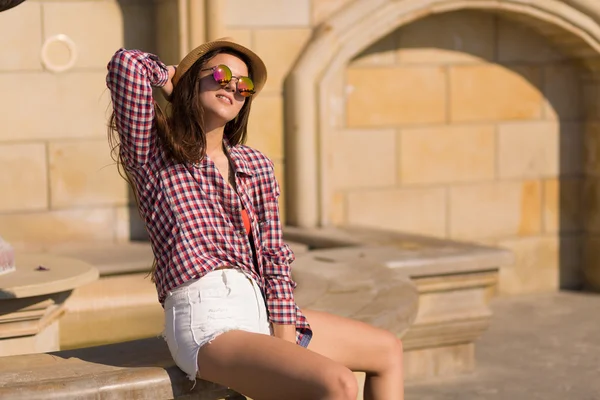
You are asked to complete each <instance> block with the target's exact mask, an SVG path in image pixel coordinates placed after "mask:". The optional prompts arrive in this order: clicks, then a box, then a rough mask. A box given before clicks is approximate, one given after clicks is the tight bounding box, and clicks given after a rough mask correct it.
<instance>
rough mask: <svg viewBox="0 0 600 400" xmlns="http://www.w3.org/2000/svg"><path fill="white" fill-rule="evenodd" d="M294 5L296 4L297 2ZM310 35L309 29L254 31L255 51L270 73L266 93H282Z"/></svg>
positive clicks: (265, 88)
mask: <svg viewBox="0 0 600 400" xmlns="http://www.w3.org/2000/svg"><path fill="white" fill-rule="evenodd" d="M277 4H279V2H277ZM281 4H283V3H281ZM286 4H287V3H286ZM290 4H292V3H290ZM293 4H296V2H294V3H293ZM310 34H311V30H310V29H308V28H300V29H260V30H256V31H254V49H255V50H256V53H257V54H259V55H260V57H261V58H262V60H263V61H264V63H265V64H266V66H267V70H268V71H269V78H268V79H267V83H266V84H265V87H264V89H263V90H264V91H272V92H278V93H280V92H281V90H282V85H283V81H284V79H285V77H286V76H287V74H288V73H289V71H290V69H291V68H292V65H293V64H294V62H295V61H296V59H297V58H298V56H299V54H300V51H301V50H302V48H303V47H304V45H305V44H306V43H307V42H308V39H309V37H310Z"/></svg>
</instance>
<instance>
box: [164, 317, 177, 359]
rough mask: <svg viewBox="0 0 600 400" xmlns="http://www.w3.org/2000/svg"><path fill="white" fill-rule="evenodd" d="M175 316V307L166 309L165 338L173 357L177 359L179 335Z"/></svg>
mask: <svg viewBox="0 0 600 400" xmlns="http://www.w3.org/2000/svg"><path fill="white" fill-rule="evenodd" d="M175 318H177V313H176V311H175V307H169V308H167V309H165V340H166V341H167V346H168V347H169V352H171V357H173V359H175V356H176V355H177V350H179V345H178V344H177V335H176V334H175Z"/></svg>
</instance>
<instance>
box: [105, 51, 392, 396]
mask: <svg viewBox="0 0 600 400" xmlns="http://www.w3.org/2000/svg"><path fill="white" fill-rule="evenodd" d="M266 79H267V72H266V68H265V65H264V63H263V62H262V61H261V59H260V58H259V57H258V56H257V55H256V54H255V53H253V52H252V51H250V50H249V49H247V48H245V47H243V46H241V45H239V44H237V43H235V42H233V41H231V40H228V39H219V40H216V41H212V42H209V43H205V44H203V45H201V46H199V47H198V48H196V49H194V50H193V51H192V52H190V54H188V55H187V56H186V57H185V58H184V59H183V60H182V61H181V62H180V63H179V65H178V66H165V65H164V64H163V63H162V62H160V61H159V59H158V58H157V57H156V56H155V55H152V54H148V53H143V52H141V51H138V50H124V49H120V50H119V51H117V52H116V54H115V55H114V56H113V58H112V59H111V60H110V62H109V64H108V76H107V85H108V88H109V90H110V92H111V97H112V103H113V110H114V113H113V116H112V118H111V130H110V133H111V135H110V137H111V143H112V144H113V151H115V153H113V154H115V156H116V158H117V161H118V162H119V164H120V165H122V166H123V167H124V172H125V176H126V178H127V180H128V181H129V183H130V184H131V185H132V187H133V189H134V193H135V195H136V199H137V202H138V208H139V211H140V215H141V216H142V218H143V219H144V221H145V224H146V228H147V230H148V233H149V236H150V241H151V244H152V248H153V251H154V254H155V258H156V260H155V265H154V268H153V272H152V276H153V281H154V282H155V284H156V288H157V291H158V298H159V301H160V302H161V304H162V305H163V307H164V309H165V333H164V336H165V339H166V341H167V344H168V347H169V350H170V352H171V354H172V356H173V359H174V360H175V362H176V364H177V365H178V366H179V368H181V369H182V370H183V371H184V372H185V373H186V374H187V375H188V377H189V378H190V379H191V380H195V379H196V377H201V378H202V379H206V380H209V381H212V382H216V383H219V384H222V385H225V386H228V387H231V388H233V389H235V390H237V391H239V392H241V393H243V394H245V395H247V396H249V397H251V398H253V399H256V400H262V399H278V400H280V399H287V400H292V399H310V400H316V399H336V400H346V399H352V400H354V399H356V396H357V391H358V389H357V382H356V379H355V377H354V375H353V374H352V372H351V370H357V371H365V372H366V374H367V379H366V384H365V393H364V398H365V399H366V400H369V399H375V400H377V399H379V400H384V399H385V400H396V399H397V400H400V399H403V378H402V345H401V343H400V341H399V340H398V339H397V338H396V337H395V336H394V335H393V334H391V333H389V332H387V331H384V330H380V329H376V328H373V327H371V326H369V325H366V324H363V323H360V322H357V321H353V320H348V319H345V318H341V317H338V316H334V315H329V314H325V313H321V312H315V311H309V310H304V311H301V310H300V309H299V308H298V306H297V305H296V303H295V301H294V294H293V290H294V288H295V286H296V284H295V283H294V281H293V280H292V278H291V276H290V264H291V263H292V261H293V260H294V255H293V253H292V251H291V250H290V248H289V247H288V246H287V245H286V244H285V243H284V242H283V240H282V232H281V225H280V220H279V208H278V196H279V186H278V184H277V181H276V179H275V175H274V173H273V164H272V162H271V161H270V160H269V159H268V158H267V157H266V156H264V155H263V154H262V153H260V152H259V151H257V150H254V149H251V148H250V147H247V146H244V145H243V143H244V142H245V139H246V131H247V124H248V116H249V114H250V106H251V104H252V100H253V99H254V97H256V96H257V95H258V93H259V92H260V90H261V89H262V87H263V86H264V84H265V81H266ZM152 87H159V88H162V92H163V94H164V96H165V97H166V98H167V100H168V101H169V102H170V113H169V115H168V116H167V115H166V114H165V113H163V112H162V110H161V109H160V107H159V106H158V105H157V103H156V102H155V101H154V99H153V95H152ZM275 112H276V111H275ZM308 321H310V325H309V323H308Z"/></svg>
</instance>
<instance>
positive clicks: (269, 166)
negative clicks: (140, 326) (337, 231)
mask: <svg viewBox="0 0 600 400" xmlns="http://www.w3.org/2000/svg"><path fill="white" fill-rule="evenodd" d="M167 79H168V73H167V69H166V66H165V65H164V64H163V63H162V62H160V60H159V59H158V58H157V57H156V56H155V55H152V54H148V53H143V52H141V51H138V50H125V49H120V50H119V51H117V52H116V53H115V55H114V56H113V58H112V59H111V60H110V62H109V64H108V75H107V78H106V83H107V86H108V89H109V90H110V92H111V97H112V104H113V109H114V112H115V116H116V122H117V130H118V132H119V135H120V140H121V146H120V154H121V156H122V159H123V162H124V166H125V168H126V170H127V173H128V174H129V176H130V178H131V179H132V181H133V182H134V184H135V188H136V192H137V193H136V194H137V196H138V199H139V209H140V213H141V215H142V218H143V219H144V221H145V223H146V229H147V230H148V234H149V236H150V241H151V244H152V248H153V251H154V255H155V257H156V261H157V268H156V272H155V274H154V278H155V281H156V289H157V291H158V298H159V301H160V302H161V304H162V303H164V299H165V296H166V294H167V292H168V291H170V290H172V289H174V288H176V287H177V286H179V285H181V284H182V283H184V282H186V281H188V280H190V279H195V278H200V277H202V276H204V275H205V274H207V273H208V272H210V271H213V270H214V269H215V268H217V267H221V266H234V267H237V268H239V269H241V270H243V271H244V272H246V273H248V274H249V275H250V276H252V278H254V280H255V281H256V282H257V284H258V285H259V286H260V287H261V289H262V290H263V293H264V294H265V298H266V305H267V310H268V313H269V320H270V321H271V322H273V323H276V324H295V325H296V339H297V342H298V343H300V344H304V345H305V344H307V343H308V340H310V337H311V336H312V332H311V330H310V327H309V325H308V322H307V321H306V318H305V317H304V315H303V314H302V313H301V311H300V309H299V308H298V306H297V305H296V302H295V300H294V293H293V292H294V288H295V287H296V283H295V282H294V281H293V280H292V279H291V276H290V264H291V263H292V261H293V260H294V254H293V253H292V251H291V250H290V248H289V246H288V245H287V244H285V243H284V242H283V239H282V231H281V223H280V220H279V205H278V197H279V186H278V184H277V180H276V179H275V175H274V173H273V163H272V162H271V161H270V160H269V159H268V158H267V157H266V156H265V155H263V154H262V153H261V152H259V151H257V150H254V149H252V148H250V147H247V146H242V145H239V146H233V147H232V146H229V145H228V144H227V143H225V144H226V147H227V149H228V151H229V155H230V158H231V160H232V162H233V165H234V170H235V181H236V184H237V193H236V191H235V190H233V189H232V187H231V186H230V185H229V184H228V183H227V182H226V181H225V179H223V177H222V176H221V174H220V173H219V171H218V170H217V168H216V166H215V164H214V163H213V162H212V161H211V160H210V158H209V157H208V156H206V157H204V159H203V160H202V161H201V162H200V163H199V164H180V163H176V162H174V161H171V160H170V159H169V158H168V157H167V156H166V155H165V153H164V151H163V149H162V148H161V146H160V144H159V141H158V137H157V134H156V129H155V126H154V106H153V105H154V99H153V97H152V87H153V86H156V87H161V86H163V85H164V84H165V83H166V82H167ZM242 208H243V209H245V210H247V212H248V216H249V218H250V222H251V233H252V237H253V238H254V241H255V244H256V246H255V247H256V260H257V265H256V267H255V266H254V261H253V255H252V249H251V246H250V241H249V238H248V235H247V234H246V231H245V229H244V222H243V220H242V215H241V210H242Z"/></svg>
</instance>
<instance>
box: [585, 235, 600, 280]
mask: <svg viewBox="0 0 600 400" xmlns="http://www.w3.org/2000/svg"><path fill="white" fill-rule="evenodd" d="M583 257H584V261H583V274H582V275H583V280H584V284H585V286H586V288H588V289H592V290H596V291H598V290H600V237H598V236H589V237H587V238H586V239H585V242H584V255H583Z"/></svg>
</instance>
